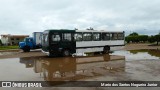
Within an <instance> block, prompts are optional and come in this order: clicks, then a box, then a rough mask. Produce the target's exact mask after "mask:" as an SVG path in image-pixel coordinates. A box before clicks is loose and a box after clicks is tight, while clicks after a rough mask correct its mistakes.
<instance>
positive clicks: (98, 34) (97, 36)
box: [93, 33, 100, 41]
mask: <svg viewBox="0 0 160 90" xmlns="http://www.w3.org/2000/svg"><path fill="white" fill-rule="evenodd" d="M99 40H100V33H93V41H99Z"/></svg>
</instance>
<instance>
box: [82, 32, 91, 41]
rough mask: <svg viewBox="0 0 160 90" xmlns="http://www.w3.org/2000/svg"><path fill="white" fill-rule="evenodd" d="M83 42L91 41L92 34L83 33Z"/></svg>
mask: <svg viewBox="0 0 160 90" xmlns="http://www.w3.org/2000/svg"><path fill="white" fill-rule="evenodd" d="M83 41H92V33H83Z"/></svg>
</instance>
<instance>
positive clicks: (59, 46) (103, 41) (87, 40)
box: [42, 29, 125, 56]
mask: <svg viewBox="0 0 160 90" xmlns="http://www.w3.org/2000/svg"><path fill="white" fill-rule="evenodd" d="M124 34H125V33H124V31H122V32H120V31H118V32H115V31H104V30H103V31H96V30H67V29H59V30H57V29H53V30H45V31H44V32H43V36H42V51H43V52H44V53H47V54H48V55H49V56H57V55H63V56H69V55H71V54H75V53H88V52H103V53H109V51H110V50H117V49H120V48H122V47H123V46H124V45H125V40H124V39H125V38H124V36H125V35H124Z"/></svg>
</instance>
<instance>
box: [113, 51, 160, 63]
mask: <svg viewBox="0 0 160 90" xmlns="http://www.w3.org/2000/svg"><path fill="white" fill-rule="evenodd" d="M111 55H122V56H125V59H126V60H128V61H132V60H146V59H160V50H147V49H143V50H130V51H115V52H113V53H112V54H111Z"/></svg>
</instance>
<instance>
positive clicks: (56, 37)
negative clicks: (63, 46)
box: [52, 34, 60, 41]
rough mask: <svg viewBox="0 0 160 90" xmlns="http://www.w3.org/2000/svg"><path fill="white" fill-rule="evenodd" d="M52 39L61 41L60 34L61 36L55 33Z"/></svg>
mask: <svg viewBox="0 0 160 90" xmlns="http://www.w3.org/2000/svg"><path fill="white" fill-rule="evenodd" d="M52 41H60V36H59V34H54V35H52Z"/></svg>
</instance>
